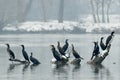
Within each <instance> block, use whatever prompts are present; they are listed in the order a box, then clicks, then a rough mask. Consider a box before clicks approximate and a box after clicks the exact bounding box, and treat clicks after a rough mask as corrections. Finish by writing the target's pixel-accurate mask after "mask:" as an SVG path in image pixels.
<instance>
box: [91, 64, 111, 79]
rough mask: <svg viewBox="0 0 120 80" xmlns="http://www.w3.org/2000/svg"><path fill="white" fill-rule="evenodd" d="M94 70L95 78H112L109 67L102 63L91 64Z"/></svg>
mask: <svg viewBox="0 0 120 80" xmlns="http://www.w3.org/2000/svg"><path fill="white" fill-rule="evenodd" d="M91 68H92V71H93V73H94V76H95V77H94V80H97V79H100V80H102V79H105V80H110V78H112V76H111V74H110V71H109V69H107V68H106V67H104V66H103V65H102V64H99V65H91Z"/></svg>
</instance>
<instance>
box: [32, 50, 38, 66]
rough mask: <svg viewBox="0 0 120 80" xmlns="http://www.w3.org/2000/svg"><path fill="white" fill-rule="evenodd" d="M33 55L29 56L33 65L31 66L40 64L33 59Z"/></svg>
mask: <svg viewBox="0 0 120 80" xmlns="http://www.w3.org/2000/svg"><path fill="white" fill-rule="evenodd" d="M32 55H33V53H32V52H31V56H30V61H31V62H32V63H33V64H36V65H37V64H40V62H39V61H38V60H37V59H36V58H34V57H33V56H32Z"/></svg>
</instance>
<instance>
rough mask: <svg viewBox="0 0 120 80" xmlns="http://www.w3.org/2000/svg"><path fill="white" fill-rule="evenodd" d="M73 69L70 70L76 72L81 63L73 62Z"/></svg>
mask: <svg viewBox="0 0 120 80" xmlns="http://www.w3.org/2000/svg"><path fill="white" fill-rule="evenodd" d="M73 66H74V67H73V69H72V72H76V71H79V69H80V67H81V64H75V65H73Z"/></svg>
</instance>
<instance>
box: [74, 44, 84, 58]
mask: <svg viewBox="0 0 120 80" xmlns="http://www.w3.org/2000/svg"><path fill="white" fill-rule="evenodd" d="M72 53H73V56H74V57H75V58H80V59H83V58H82V57H81V56H80V55H79V54H78V52H77V51H76V50H75V49H74V45H73V44H72Z"/></svg>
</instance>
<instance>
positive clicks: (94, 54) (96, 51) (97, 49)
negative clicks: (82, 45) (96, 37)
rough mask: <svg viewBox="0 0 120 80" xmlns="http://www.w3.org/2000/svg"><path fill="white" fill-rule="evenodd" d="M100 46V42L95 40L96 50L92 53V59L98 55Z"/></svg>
mask: <svg viewBox="0 0 120 80" xmlns="http://www.w3.org/2000/svg"><path fill="white" fill-rule="evenodd" d="M99 53H100V52H99V46H98V42H94V50H93V54H92V57H91V60H92V59H93V57H94V56H96V57H97V56H98V54H99Z"/></svg>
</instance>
